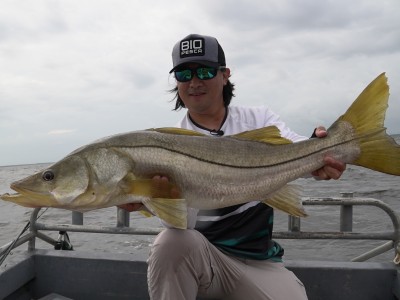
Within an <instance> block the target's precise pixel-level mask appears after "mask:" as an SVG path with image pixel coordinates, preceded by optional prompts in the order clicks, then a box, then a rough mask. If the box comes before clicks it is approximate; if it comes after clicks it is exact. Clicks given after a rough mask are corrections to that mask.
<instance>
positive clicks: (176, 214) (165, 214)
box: [143, 198, 187, 229]
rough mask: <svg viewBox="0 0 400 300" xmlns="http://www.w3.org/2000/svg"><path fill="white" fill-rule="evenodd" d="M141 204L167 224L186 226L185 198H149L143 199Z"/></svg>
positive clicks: (176, 226)
mask: <svg viewBox="0 0 400 300" xmlns="http://www.w3.org/2000/svg"><path fill="white" fill-rule="evenodd" d="M143 204H144V205H145V206H146V207H147V208H148V209H149V210H150V211H151V212H152V213H154V214H155V215H156V216H158V217H159V218H160V219H162V220H164V221H165V222H167V223H168V224H169V225H171V226H173V227H175V228H180V229H186V228H187V207H186V201H185V199H163V198H151V199H148V200H143Z"/></svg>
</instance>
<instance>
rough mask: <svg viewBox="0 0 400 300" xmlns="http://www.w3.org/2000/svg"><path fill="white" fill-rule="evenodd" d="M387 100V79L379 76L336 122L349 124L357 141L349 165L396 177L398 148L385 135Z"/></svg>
mask: <svg viewBox="0 0 400 300" xmlns="http://www.w3.org/2000/svg"><path fill="white" fill-rule="evenodd" d="M388 99H389V87H388V85H387V78H386V76H385V73H382V74H381V75H379V76H378V77H377V78H376V79H375V80H373V81H372V82H371V83H370V84H369V85H368V86H367V87H366V88H365V89H364V90H363V91H362V93H361V94H360V95H359V96H358V97H357V99H356V100H355V101H354V103H353V104H352V105H351V106H350V108H349V109H348V110H347V112H346V113H345V114H344V115H343V116H341V117H340V118H339V119H338V121H337V122H339V121H346V122H349V123H350V124H351V125H352V127H353V129H354V130H355V138H356V139H357V140H358V141H359V145H360V150H361V153H360V156H359V157H358V158H357V159H356V161H354V162H353V163H352V164H355V165H359V166H362V167H366V168H369V169H372V170H375V171H379V172H383V173H387V174H392V175H400V146H399V145H398V144H396V142H395V141H394V139H393V138H392V137H390V136H389V135H387V134H386V128H385V127H384V121H385V113H386V109H387V107H388ZM335 123H336V122H335ZM332 126H333V125H332Z"/></svg>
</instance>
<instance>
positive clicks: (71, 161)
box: [2, 155, 90, 208]
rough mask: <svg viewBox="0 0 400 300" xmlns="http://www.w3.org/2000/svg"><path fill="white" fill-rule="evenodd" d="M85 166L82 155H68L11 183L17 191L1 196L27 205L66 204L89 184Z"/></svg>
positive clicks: (84, 190) (55, 205) (59, 205)
mask: <svg viewBox="0 0 400 300" xmlns="http://www.w3.org/2000/svg"><path fill="white" fill-rule="evenodd" d="M89 174H90V173H89V169H88V167H87V165H86V162H85V160H84V159H83V158H81V157H79V156H75V155H73V156H68V157H66V158H64V159H62V160H61V161H59V162H57V163H55V164H54V165H52V166H50V167H49V168H47V169H44V170H42V171H40V172H38V173H36V174H33V175H31V176H29V177H26V178H24V179H21V180H18V181H16V182H13V183H12V184H11V188H12V189H13V190H14V191H16V192H18V194H13V195H8V196H7V195H3V196H2V199H3V200H6V201H11V202H14V203H16V204H20V205H22V206H27V207H58V208H62V207H64V206H68V205H69V204H70V203H71V202H73V201H74V200H75V199H76V198H77V197H79V196H80V195H82V194H84V193H85V192H86V190H87V189H88V186H89V179H90V175H89Z"/></svg>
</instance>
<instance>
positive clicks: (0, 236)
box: [0, 135, 400, 268]
mask: <svg viewBox="0 0 400 300" xmlns="http://www.w3.org/2000/svg"><path fill="white" fill-rule="evenodd" d="M394 137H395V139H396V141H397V143H398V144H400V135H395V136H394ZM48 165H49V164H33V165H18V166H3V167H0V194H3V193H7V192H9V193H10V192H12V190H11V189H10V188H9V186H10V183H11V182H13V181H15V180H18V179H22V178H24V177H26V176H28V175H31V174H33V173H35V172H36V171H39V170H41V169H44V168H46V167H47V166H48ZM297 183H298V184H300V185H302V187H303V190H304V192H303V195H304V196H305V197H308V196H310V197H338V196H340V194H341V193H354V197H368V198H375V199H379V200H381V201H383V202H384V203H386V204H387V205H388V206H390V207H391V208H392V209H393V210H395V211H396V212H397V213H399V214H400V178H399V177H396V176H392V175H386V174H382V173H379V172H374V171H371V170H368V169H365V168H361V167H356V166H348V167H347V170H346V172H345V173H344V174H343V176H342V177H341V179H340V180H337V181H334V180H329V181H316V180H314V179H312V178H310V179H299V180H297ZM306 209H307V211H308V214H309V217H307V218H305V219H302V221H301V229H302V230H303V231H338V230H339V219H340V216H339V212H340V208H339V207H336V206H313V207H310V206H307V207H306ZM116 211H117V209H116V208H115V207H112V208H107V209H99V210H95V211H90V212H87V213H85V214H84V224H85V225H99V226H107V227H108V226H116V223H117V220H116ZM31 212H32V209H30V208H24V207H21V206H18V205H15V204H13V203H8V202H5V201H1V200H0V246H2V245H4V244H6V243H8V242H10V241H12V240H13V239H14V238H15V237H16V236H17V235H18V234H19V232H20V231H21V230H22V229H23V228H24V226H25V225H26V223H27V222H28V221H29V218H30V215H31ZM353 214H354V216H353V232H363V233H374V232H388V231H393V230H394V229H393V225H392V222H391V220H390V219H389V217H388V216H387V214H386V213H385V212H384V211H383V210H381V209H379V208H376V207H372V206H365V207H364V206H356V207H354V209H353ZM40 222H43V223H46V224H70V223H71V212H69V211H66V210H61V209H48V210H47V211H46V212H45V213H44V214H43V215H42V216H41V218H40ZM130 226H131V227H140V228H146V227H160V223H159V221H158V219H157V218H146V217H143V216H142V215H141V214H139V213H131V214H130ZM287 226H288V217H287V215H286V214H284V213H280V212H277V213H276V216H275V226H274V230H275V231H286V230H287ZM46 234H48V235H49V236H51V237H52V238H54V239H57V237H58V232H46ZM69 237H70V240H71V242H72V244H73V247H74V249H75V250H82V251H92V250H96V251H101V252H109V253H112V252H113V253H128V254H129V253H131V254H140V255H141V256H142V257H146V256H147V254H148V251H149V249H150V246H151V243H152V241H153V239H154V236H143V235H141V236H135V235H113V234H99V233H77V232H70V233H69ZM278 241H279V243H281V244H282V245H283V247H284V248H285V258H286V259H302V260H328V261H349V260H351V259H352V258H354V257H356V256H358V255H360V254H362V253H364V252H366V251H369V250H371V249H373V248H375V247H377V246H380V245H382V244H384V243H385V242H386V241H370V240H287V239H281V240H278ZM36 246H37V248H45V249H46V248H47V249H48V248H52V246H51V245H49V244H47V243H45V242H42V241H39V242H37V245H36ZM26 248H27V245H26V244H24V245H22V246H20V247H19V248H17V249H15V250H13V251H12V253H11V255H10V257H9V258H7V260H8V261H12V260H13V256H14V258H16V257H17V256H18V254H19V253H21V252H22V251H24V250H26ZM394 255H395V253H394V250H390V251H388V252H386V253H384V254H381V255H379V256H377V257H374V258H372V259H370V261H382V262H387V261H392V260H393V258H394ZM2 268H3V266H2Z"/></svg>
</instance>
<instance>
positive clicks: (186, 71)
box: [170, 34, 234, 110]
mask: <svg viewBox="0 0 400 300" xmlns="http://www.w3.org/2000/svg"><path fill="white" fill-rule="evenodd" d="M172 63H173V68H172V69H171V71H170V73H172V72H173V73H174V75H175V78H176V80H177V87H176V88H174V89H173V90H172V92H175V93H176V95H175V98H174V99H176V104H175V110H178V109H180V108H182V107H187V106H188V105H189V103H188V102H189V101H191V100H190V93H192V92H193V93H197V92H201V93H204V96H205V97H207V98H208V100H211V99H210V98H211V97H212V96H214V98H215V95H213V94H212V93H213V92H214V93H215V92H216V93H217V94H218V93H219V94H220V96H222V98H221V99H223V105H224V106H228V105H229V104H230V101H231V99H232V97H233V96H234V94H233V90H234V85H233V84H232V83H231V82H230V81H229V80H228V78H229V76H230V70H229V69H228V68H226V60H225V54H224V51H223V49H222V47H221V45H220V44H219V43H218V41H217V39H216V38H214V37H211V36H205V35H199V34H190V35H188V36H186V37H185V38H183V39H182V40H180V41H178V42H177V43H176V44H175V46H174V48H173V50H172ZM218 86H220V89H221V91H218ZM185 98H186V99H188V100H186V99H185ZM185 100H186V101H185ZM185 102H186V104H185ZM188 108H189V107H188Z"/></svg>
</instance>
